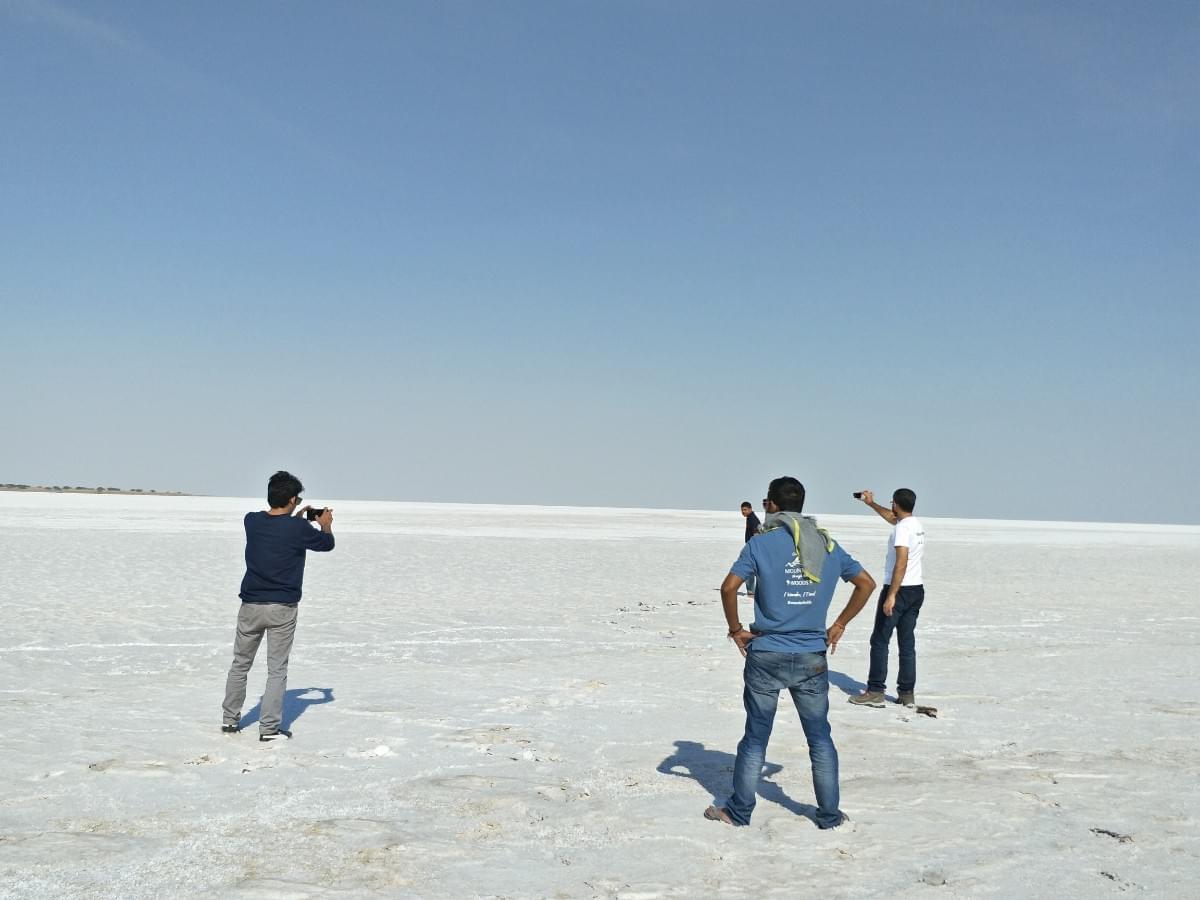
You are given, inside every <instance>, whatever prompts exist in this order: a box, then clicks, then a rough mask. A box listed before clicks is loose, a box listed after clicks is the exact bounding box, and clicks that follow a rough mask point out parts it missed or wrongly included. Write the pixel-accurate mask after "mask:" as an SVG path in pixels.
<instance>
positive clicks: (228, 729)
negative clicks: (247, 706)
mask: <svg viewBox="0 0 1200 900" xmlns="http://www.w3.org/2000/svg"><path fill="white" fill-rule="evenodd" d="M241 730H242V726H241V725H222V726H221V733H222V734H237V733H238V732H239V731H241Z"/></svg>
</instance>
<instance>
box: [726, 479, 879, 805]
mask: <svg viewBox="0 0 1200 900" xmlns="http://www.w3.org/2000/svg"><path fill="white" fill-rule="evenodd" d="M803 510H804V485H802V484H801V483H800V482H799V481H797V480H796V479H795V478H791V477H789V476H784V477H782V478H776V479H775V480H774V481H772V482H771V485H770V487H769V488H768V489H767V520H766V522H765V523H764V525H763V533H762V534H759V535H757V536H756V537H753V538H751V539H750V541H748V542H747V544H746V546H745V548H743V550H742V553H741V556H739V557H738V558H737V562H735V563H734V564H733V568H732V569H731V570H730V572H729V574H728V575H727V576H725V581H724V582H723V583H722V585H721V605H722V606H723V607H724V609H725V621H726V622H727V623H728V625H729V637H730V638H731V639H732V640H733V642H734V643H735V644H736V645H737V647H738V649H739V650H740V651H741V653H742V655H743V656H744V657H746V667H745V671H744V673H743V679H744V681H745V690H744V691H743V693H742V700H743V703H744V704H745V707H746V733H745V735H744V736H743V737H742V740H741V742H740V743H739V744H738V748H737V762H736V763H735V764H734V767H733V795H732V796H731V797H730V798H729V799H728V800H727V801H726V803H725V805H724V806H710V807H709V808H708V809H706V810H705V811H704V815H705V818H708V819H712V820H714V821H718V822H724V823H726V824H727V825H749V824H750V816H751V814H752V813H753V812H754V804H755V794H756V792H757V790H758V780H759V775H760V774H761V772H762V767H763V761H764V760H765V759H766V755H767V742H768V741H769V740H770V738H771V728H772V726H773V725H774V722H775V710H776V708H777V707H778V705H779V692H780V691H781V690H784V689H785V688H786V689H787V690H788V691H789V692H790V693H791V695H792V702H793V703H795V704H796V712H798V713H799V714H800V724H801V726H802V727H803V728H804V736H805V737H806V738H807V739H808V756H809V760H810V761H811V762H812V776H813V789H814V791H815V793H816V796H817V814H816V820H817V825H818V826H819V827H820V828H836V827H837V826H838V825H841V824H842V822H843V821H845V818H846V817H845V815H844V814H843V813H842V811H841V809H840V808H839V793H838V757H837V748H836V747H835V746H834V745H833V737H832V735H831V734H830V730H829V668H828V665H827V663H826V658H825V652H826V647H828V650H829V652H830V653H833V652H834V651H835V650H836V649H837V645H838V641H840V640H841V638H842V634H843V633H844V632H845V630H846V626H847V625H848V624H849V623H850V620H851V619H853V618H854V617H855V616H857V615H858V614H859V612H861V611H862V608H863V607H864V606H866V604H867V600H869V599H870V597H871V593H872V592H873V591H874V590H875V579H873V578H872V577H871V576H870V574H868V572H867V571H866V569H864V568H863V567H862V566H861V565H859V564H858V563H857V562H856V561H855V560H854V559H853V558H852V557H851V556H850V555H849V554H848V553H846V551H845V550H843V549H842V548H841V547H840V546H839V545H838V543H837V542H836V541H835V540H834V539H833V538H831V537H830V536H829V533H828V532H826V531H825V530H824V529H822V528H818V527H817V523H816V520H815V519H813V518H810V517H808V516H802V515H801V514H800V513H801V512H802V511H803ZM751 576H757V578H758V590H757V591H756V592H755V599H754V621H753V622H752V623H751V624H750V628H749V629H746V628H744V627H743V626H742V623H741V622H740V621H739V620H738V606H737V592H738V588H739V587H741V586H742V583H743V582H745V581H746V580H747V579H748V578H750V577H751ZM839 578H840V579H841V580H843V581H848V582H850V583H851V584H853V585H854V592H853V593H852V594H851V595H850V600H849V602H848V603H847V604H846V608H845V609H843V610H842V612H841V614H840V615H839V616H838V617H837V619H835V620H834V622H833V624H832V625H830V626H829V627H828V628H826V626H825V619H826V615H827V613H828V611H829V604H830V602H831V601H832V600H833V592H834V589H835V588H836V587H837V580H838V579H839Z"/></svg>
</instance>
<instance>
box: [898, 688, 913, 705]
mask: <svg viewBox="0 0 1200 900" xmlns="http://www.w3.org/2000/svg"><path fill="white" fill-rule="evenodd" d="M896 702H897V703H899V704H900V705H901V706H916V705H917V700H916V698H915V697H914V696H913V692H912V691H899V692H898V693H897V694H896Z"/></svg>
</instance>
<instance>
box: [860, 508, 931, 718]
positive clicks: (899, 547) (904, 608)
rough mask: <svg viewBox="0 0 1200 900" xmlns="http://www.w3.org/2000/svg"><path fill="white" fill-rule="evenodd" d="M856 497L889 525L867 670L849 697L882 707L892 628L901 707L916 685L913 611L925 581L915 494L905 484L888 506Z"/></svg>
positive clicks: (918, 607)
mask: <svg viewBox="0 0 1200 900" xmlns="http://www.w3.org/2000/svg"><path fill="white" fill-rule="evenodd" d="M855 496H857V497H859V498H860V499H861V500H862V502H863V503H865V504H867V506H869V507H871V509H873V510H875V512H877V513H879V515H880V516H882V517H883V518H884V519H885V520H886V521H887V522H889V523H890V524H891V525H892V526H893V527H892V534H891V536H890V537H889V538H888V550H887V563H886V564H885V565H884V570H883V577H884V580H885V583H884V585H883V590H882V591H881V592H880V594H879V606H878V608H877V609H876V610H875V630H874V631H872V632H871V672H870V674H869V675H868V676H867V689H866V691H864V692H863V693H861V694H859V695H858V696H857V697H851V698H850V702H851V703H854V704H856V705H858V706H875V707H881V706H883V691H884V687H885V686H886V683H887V669H888V644H890V643H891V640H892V632H893V631H895V632H896V643H897V644H898V645H899V647H900V672H899V674H898V675H897V676H896V694H897V697H898V699H899V702H900V703H902V704H903V705H905V706H916V700H915V698H914V694H913V692H914V690H915V688H916V684H917V643H916V634H915V632H916V628H917V616H919V615H920V613H921V604H922V603H924V602H925V582H924V577H923V576H922V573H921V560H922V557H923V556H924V555H925V527H924V526H923V525H922V524H921V520H920V519H918V518H917V517H916V516H914V515H913V508H914V507H915V506H916V505H917V495H916V494H915V493H913V492H912V491H910V490H909V489H908V488H900V490H898V491H896V492H895V493H894V494H892V507H891V509H885V508H884V507H882V506H880V505H879V504H878V503H876V502H875V495H874V494H872V493H871V492H870V491H862V492H861V493H860V494H856V495H855Z"/></svg>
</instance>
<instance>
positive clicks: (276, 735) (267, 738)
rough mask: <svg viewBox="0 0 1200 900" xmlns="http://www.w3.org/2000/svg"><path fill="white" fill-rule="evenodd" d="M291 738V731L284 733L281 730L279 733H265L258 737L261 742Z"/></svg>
mask: <svg viewBox="0 0 1200 900" xmlns="http://www.w3.org/2000/svg"><path fill="white" fill-rule="evenodd" d="M291 736H292V733H291V732H290V731H284V730H283V729H282V728H281V729H280V730H279V731H264V732H263V733H262V734H260V735H259V736H258V739H259V740H260V741H273V740H275V739H276V738H290V737H291Z"/></svg>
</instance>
